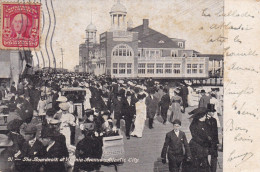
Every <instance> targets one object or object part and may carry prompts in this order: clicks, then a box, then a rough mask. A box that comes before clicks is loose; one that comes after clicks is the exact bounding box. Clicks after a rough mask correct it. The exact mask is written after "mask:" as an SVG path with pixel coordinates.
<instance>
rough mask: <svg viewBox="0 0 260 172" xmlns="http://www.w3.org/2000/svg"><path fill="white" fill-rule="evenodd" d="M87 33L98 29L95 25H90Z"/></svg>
mask: <svg viewBox="0 0 260 172" xmlns="http://www.w3.org/2000/svg"><path fill="white" fill-rule="evenodd" d="M86 31H97V28H96V26H95V25H93V24H92V23H90V24H89V25H88V27H87V29H86Z"/></svg>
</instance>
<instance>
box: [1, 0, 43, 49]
mask: <svg viewBox="0 0 260 172" xmlns="http://www.w3.org/2000/svg"><path fill="white" fill-rule="evenodd" d="M1 13H2V17H1V30H2V32H1V48H2V49H17V48H38V46H39V40H40V35H39V30H40V5H39V4H36V5H35V4H19V3H2V10H1Z"/></svg>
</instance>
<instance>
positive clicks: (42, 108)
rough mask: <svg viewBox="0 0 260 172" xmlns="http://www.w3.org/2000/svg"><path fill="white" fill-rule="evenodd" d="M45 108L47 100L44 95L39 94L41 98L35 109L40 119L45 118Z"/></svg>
mask: <svg viewBox="0 0 260 172" xmlns="http://www.w3.org/2000/svg"><path fill="white" fill-rule="evenodd" d="M46 109H47V101H46V100H45V98H44V96H41V99H40V101H39V103H38V106H37V111H38V114H39V116H40V117H41V121H43V120H44V119H45V116H46Z"/></svg>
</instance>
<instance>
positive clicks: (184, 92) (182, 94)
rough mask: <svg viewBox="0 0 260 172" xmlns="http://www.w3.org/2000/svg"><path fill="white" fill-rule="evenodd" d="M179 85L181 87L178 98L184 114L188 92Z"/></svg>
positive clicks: (182, 85) (184, 87) (183, 86)
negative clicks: (180, 99)
mask: <svg viewBox="0 0 260 172" xmlns="http://www.w3.org/2000/svg"><path fill="white" fill-rule="evenodd" d="M180 85H181V90H180V96H181V98H182V103H183V113H184V112H185V108H186V107H188V94H189V90H188V88H187V87H186V86H185V85H184V84H183V83H181V84H180Z"/></svg>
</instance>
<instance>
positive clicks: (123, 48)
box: [113, 45, 133, 57]
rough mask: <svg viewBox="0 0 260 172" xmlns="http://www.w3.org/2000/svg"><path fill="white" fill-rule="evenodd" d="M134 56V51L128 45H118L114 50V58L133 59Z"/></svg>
mask: <svg viewBox="0 0 260 172" xmlns="http://www.w3.org/2000/svg"><path fill="white" fill-rule="evenodd" d="M132 55H133V53H132V49H131V47H129V46H128V45H118V46H116V47H115V48H114V49H113V56H126V57H131V56H132Z"/></svg>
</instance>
